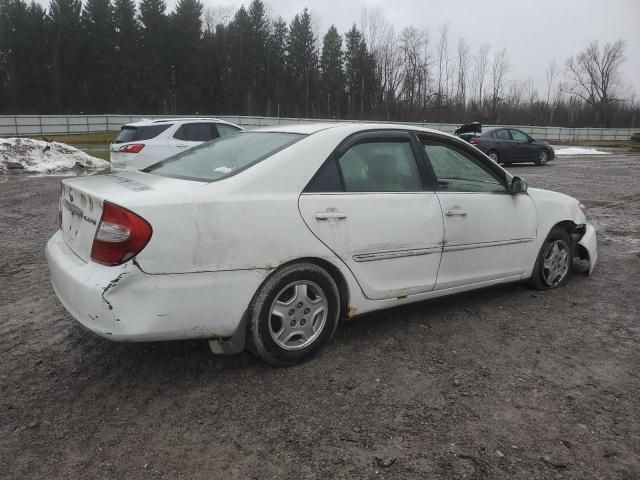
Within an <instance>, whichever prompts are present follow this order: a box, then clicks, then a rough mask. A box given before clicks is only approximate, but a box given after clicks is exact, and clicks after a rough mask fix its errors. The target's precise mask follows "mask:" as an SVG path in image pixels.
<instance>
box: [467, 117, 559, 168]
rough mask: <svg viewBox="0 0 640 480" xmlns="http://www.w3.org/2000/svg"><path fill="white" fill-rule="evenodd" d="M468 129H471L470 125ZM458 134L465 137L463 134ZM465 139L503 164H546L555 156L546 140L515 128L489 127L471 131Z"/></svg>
mask: <svg viewBox="0 0 640 480" xmlns="http://www.w3.org/2000/svg"><path fill="white" fill-rule="evenodd" d="M467 125H469V126H470V125H472V124H467ZM463 127H465V125H463V126H462V127H459V129H458V130H460V129H462V130H465V129H464V128H463ZM469 129H470V130H473V128H471V127H469ZM467 135H469V134H467ZM459 136H460V137H462V138H465V136H464V135H459ZM465 140H467V141H468V142H469V143H471V144H472V145H475V146H476V148H478V149H479V150H481V151H482V152H484V153H485V154H487V155H488V156H489V157H490V158H491V159H492V160H493V161H494V162H497V163H502V164H504V165H510V164H512V163H522V162H533V163H535V164H536V165H546V164H547V162H549V161H551V160H553V159H554V157H555V152H554V151H553V147H552V146H551V145H549V144H548V143H547V142H544V141H542V140H535V139H534V138H532V137H530V136H529V135H527V134H526V133H524V132H523V131H521V130H518V129H515V128H505V127H496V128H489V129H487V130H485V131H484V132H482V133H480V134H477V133H473V134H471V135H469V138H465Z"/></svg>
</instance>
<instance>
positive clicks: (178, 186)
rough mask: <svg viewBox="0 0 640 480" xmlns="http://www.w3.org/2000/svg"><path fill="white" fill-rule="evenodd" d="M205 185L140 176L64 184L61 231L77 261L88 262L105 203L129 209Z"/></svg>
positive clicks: (85, 179)
mask: <svg viewBox="0 0 640 480" xmlns="http://www.w3.org/2000/svg"><path fill="white" fill-rule="evenodd" d="M203 185H206V183H203V182H195V181H188V180H178V179H173V178H167V177H161V176H157V175H148V174H143V173H139V172H131V173H122V174H114V175H96V176H91V177H77V178H72V179H66V180H63V181H62V188H61V194H60V213H61V217H60V221H61V224H60V228H61V230H62V235H63V238H64V240H65V242H66V244H67V245H68V246H69V248H70V249H71V250H72V251H73V252H74V253H75V254H76V255H78V257H80V258H81V259H82V260H84V261H89V260H90V258H91V248H92V246H93V240H94V238H95V235H96V230H97V228H98V225H99V223H100V218H101V216H102V208H103V202H104V201H105V200H109V201H110V202H112V203H115V204H118V205H121V206H124V207H127V205H128V204H130V203H131V200H133V199H136V198H139V197H140V196H141V195H145V194H160V195H162V194H163V193H166V192H169V191H176V190H189V189H193V188H197V187H201V186H203ZM127 208H128V207H127Z"/></svg>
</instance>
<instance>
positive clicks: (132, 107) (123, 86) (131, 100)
mask: <svg viewBox="0 0 640 480" xmlns="http://www.w3.org/2000/svg"><path fill="white" fill-rule="evenodd" d="M113 23H114V25H115V31H114V40H113V77H112V81H113V87H112V88H113V91H114V96H113V109H114V111H116V112H118V113H126V112H135V111H141V110H139V109H141V108H142V106H141V99H140V98H139V97H138V95H139V93H140V92H141V83H140V77H141V74H140V60H141V59H142V56H141V54H140V48H139V47H138V46H139V45H140V42H141V36H140V25H139V24H138V22H137V20H136V6H135V3H133V0H115V1H114V4H113Z"/></svg>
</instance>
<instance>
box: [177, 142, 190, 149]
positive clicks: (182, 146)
mask: <svg viewBox="0 0 640 480" xmlns="http://www.w3.org/2000/svg"><path fill="white" fill-rule="evenodd" d="M188 146H189V145H185V144H184V143H179V144H178V145H176V147H180V148H184V147H188Z"/></svg>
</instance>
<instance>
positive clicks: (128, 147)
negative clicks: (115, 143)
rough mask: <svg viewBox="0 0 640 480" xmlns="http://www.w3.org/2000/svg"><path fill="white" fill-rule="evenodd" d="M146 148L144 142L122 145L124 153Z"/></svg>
mask: <svg viewBox="0 0 640 480" xmlns="http://www.w3.org/2000/svg"><path fill="white" fill-rule="evenodd" d="M143 148H144V143H131V144H129V145H123V146H121V147H120V150H119V151H120V152H122V153H138V152H139V151H140V150H142V149H143Z"/></svg>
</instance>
